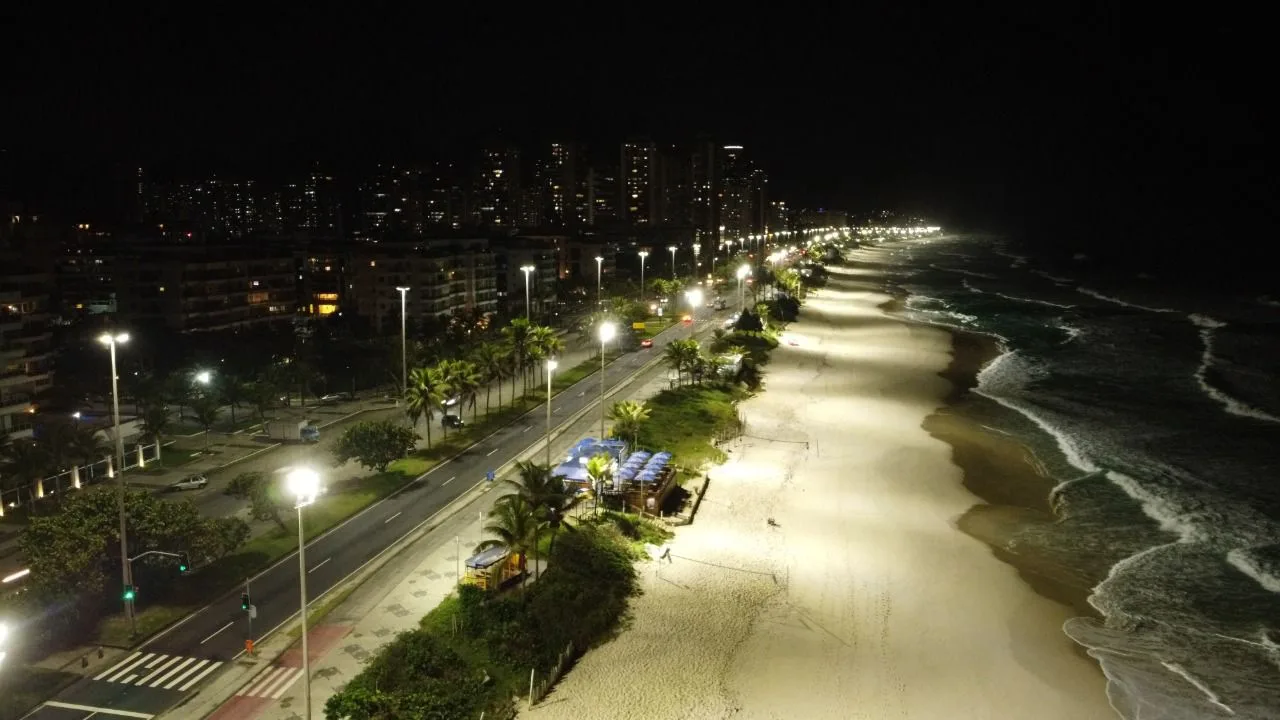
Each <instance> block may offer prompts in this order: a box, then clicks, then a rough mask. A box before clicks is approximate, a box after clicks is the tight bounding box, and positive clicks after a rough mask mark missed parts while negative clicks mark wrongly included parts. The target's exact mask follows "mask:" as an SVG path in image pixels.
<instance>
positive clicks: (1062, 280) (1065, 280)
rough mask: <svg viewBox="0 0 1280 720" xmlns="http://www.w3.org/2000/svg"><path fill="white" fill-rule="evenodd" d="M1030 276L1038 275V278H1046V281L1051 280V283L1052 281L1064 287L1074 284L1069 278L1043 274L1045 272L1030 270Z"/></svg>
mask: <svg viewBox="0 0 1280 720" xmlns="http://www.w3.org/2000/svg"><path fill="white" fill-rule="evenodd" d="M1031 274H1032V275H1039V276H1040V277H1042V278H1046V279H1048V280H1052V281H1054V282H1056V283H1061V284H1064V285H1066V284H1070V283H1073V282H1075V280H1073V279H1072V278H1069V277H1062V276H1061V275H1050V274H1049V273H1047V272H1045V271H1043V270H1032V271H1031Z"/></svg>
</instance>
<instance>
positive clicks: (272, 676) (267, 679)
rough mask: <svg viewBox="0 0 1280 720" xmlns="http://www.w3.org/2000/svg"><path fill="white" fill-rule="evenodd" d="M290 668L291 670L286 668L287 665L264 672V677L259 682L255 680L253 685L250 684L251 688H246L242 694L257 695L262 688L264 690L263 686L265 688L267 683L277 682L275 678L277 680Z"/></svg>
mask: <svg viewBox="0 0 1280 720" xmlns="http://www.w3.org/2000/svg"><path fill="white" fill-rule="evenodd" d="M288 670H289V668H286V667H275V668H272V669H271V670H270V672H267V673H264V674H263V677H262V679H261V680H258V681H257V682H255V683H254V684H253V685H252V686H250V687H249V689H248V690H245V691H244V692H243V693H241V694H242V695H257V694H258V693H259V691H260V690H262V689H263V688H265V687H266V686H267V685H269V684H272V683H274V682H275V680H276V678H277V677H278V676H280V675H281V674H282V673H285V672H288Z"/></svg>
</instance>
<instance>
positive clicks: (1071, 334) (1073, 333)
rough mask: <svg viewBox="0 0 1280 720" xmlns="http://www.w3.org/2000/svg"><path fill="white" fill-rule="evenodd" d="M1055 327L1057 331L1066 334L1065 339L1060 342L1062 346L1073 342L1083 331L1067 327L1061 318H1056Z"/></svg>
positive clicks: (1071, 326) (1070, 326)
mask: <svg viewBox="0 0 1280 720" xmlns="http://www.w3.org/2000/svg"><path fill="white" fill-rule="evenodd" d="M1057 327H1058V329H1059V330H1061V331H1062V332H1064V333H1066V334H1067V339H1066V340H1063V341H1062V344H1063V345H1066V344H1067V343H1069V342H1071V341H1072V340H1075V339H1076V338H1078V337H1080V336H1081V335H1083V334H1084V330H1082V329H1080V328H1078V327H1075V326H1074V325H1068V324H1067V322H1066V321H1065V320H1063V319H1062V318H1058V320H1057Z"/></svg>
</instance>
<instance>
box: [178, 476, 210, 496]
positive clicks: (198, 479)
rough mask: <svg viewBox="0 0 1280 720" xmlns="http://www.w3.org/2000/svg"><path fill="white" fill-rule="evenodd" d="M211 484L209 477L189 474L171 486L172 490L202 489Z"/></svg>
mask: <svg viewBox="0 0 1280 720" xmlns="http://www.w3.org/2000/svg"><path fill="white" fill-rule="evenodd" d="M208 484H209V478H207V477H205V476H203V475H188V476H186V477H184V478H182V479H181V480H179V481H178V482H176V483H174V484H172V485H170V486H169V490H170V491H171V492H177V491H179V490H200V489H202V488H204V486H205V485H208Z"/></svg>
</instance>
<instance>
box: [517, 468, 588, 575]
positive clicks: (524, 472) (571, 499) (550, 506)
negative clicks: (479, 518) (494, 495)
mask: <svg viewBox="0 0 1280 720" xmlns="http://www.w3.org/2000/svg"><path fill="white" fill-rule="evenodd" d="M516 472H517V473H518V476H519V479H518V480H512V479H510V478H508V479H506V480H505V481H504V482H505V483H506V484H508V485H510V486H511V487H513V488H515V492H514V493H511V494H510V495H508V496H507V497H519V498H521V499H523V500H524V501H525V502H526V503H528V504H529V505H530V506H531V507H532V508H534V510H535V512H537V513H538V515H539V517H540V518H541V519H542V521H543V522H544V523H545V524H546V529H547V530H548V531H550V533H551V545H550V547H551V548H554V547H555V545H556V534H557V533H558V532H559V531H560V528H561V527H568V525H567V524H566V521H567V520H568V517H569V513H571V512H573V510H574V508H576V507H578V505H579V504H581V503H582V497H581V496H580V495H578V494H577V493H575V492H573V491H571V490H570V489H569V488H568V487H566V486H565V484H564V478H562V477H560V476H559V475H552V474H551V466H549V465H539V464H538V463H533V462H518V463H516ZM534 558H535V563H534V577H535V578H536V577H537V563H536V558H537V555H536V548H535V555H534Z"/></svg>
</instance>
